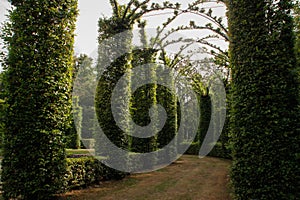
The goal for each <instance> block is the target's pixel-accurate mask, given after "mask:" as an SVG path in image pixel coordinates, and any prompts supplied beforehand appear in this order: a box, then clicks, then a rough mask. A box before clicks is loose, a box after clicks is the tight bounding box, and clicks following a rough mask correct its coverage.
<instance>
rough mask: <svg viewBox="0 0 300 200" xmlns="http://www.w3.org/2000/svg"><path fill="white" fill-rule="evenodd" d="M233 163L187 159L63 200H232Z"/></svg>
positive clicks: (182, 158)
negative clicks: (230, 171) (229, 174)
mask: <svg viewBox="0 0 300 200" xmlns="http://www.w3.org/2000/svg"><path fill="white" fill-rule="evenodd" d="M229 165H230V161H228V160H224V159H218V158H211V157H206V158H203V159H199V158H198V157H197V156H188V155H185V156H183V157H181V158H180V159H179V160H178V161H177V162H175V163H174V164H172V165H170V166H168V167H166V168H164V169H161V170H158V171H156V172H151V173H146V174H134V175H131V176H129V177H127V178H125V179H123V180H121V181H110V182H105V183H102V184H101V185H99V186H97V187H94V188H89V189H84V190H77V191H72V192H69V193H67V194H66V195H64V196H63V197H62V198H61V199H63V200H230V199H231V198H230V194H229V189H228V167H229Z"/></svg>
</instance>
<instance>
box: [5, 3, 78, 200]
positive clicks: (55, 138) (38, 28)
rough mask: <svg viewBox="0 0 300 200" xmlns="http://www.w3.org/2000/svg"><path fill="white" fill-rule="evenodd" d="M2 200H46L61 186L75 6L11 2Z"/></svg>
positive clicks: (8, 31) (7, 33)
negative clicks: (20, 199)
mask: <svg viewBox="0 0 300 200" xmlns="http://www.w3.org/2000/svg"><path fill="white" fill-rule="evenodd" d="M10 2H11V4H12V5H13V10H12V11H11V12H9V20H10V21H9V22H8V23H7V24H6V25H5V29H4V31H3V39H4V42H5V45H6V47H7V50H8V53H7V57H6V58H5V63H4V68H5V70H6V75H7V104H8V107H7V109H6V116H5V119H6V120H5V127H6V129H5V134H4V150H3V156H4V159H3V161H2V175H1V179H2V182H3V191H4V192H3V198H4V199H15V198H18V197H20V198H22V199H29V200H32V199H40V200H43V199H48V198H50V197H51V196H52V194H54V193H57V192H58V191H59V190H60V188H61V185H62V183H63V180H62V177H63V175H64V169H65V166H66V161H65V152H64V149H65V144H64V142H63V139H64V133H65V131H66V128H67V127H68V123H69V119H70V117H69V116H70V110H71V106H72V104H71V98H70V96H71V79H72V74H71V72H72V67H73V54H74V30H75V23H76V16H77V0H60V1H36V0H26V1H20V0H10Z"/></svg>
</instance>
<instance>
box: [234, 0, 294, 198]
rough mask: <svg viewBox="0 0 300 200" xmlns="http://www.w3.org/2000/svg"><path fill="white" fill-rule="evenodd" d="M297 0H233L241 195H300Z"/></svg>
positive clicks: (237, 178)
mask: <svg viewBox="0 0 300 200" xmlns="http://www.w3.org/2000/svg"><path fill="white" fill-rule="evenodd" d="M291 8H292V1H289V0H281V1H261V0H239V1H234V0H233V1H228V9H229V11H228V22H229V32H230V37H231V38H230V41H231V42H230V61H231V68H232V89H231V92H232V97H231V98H232V101H231V104H232V105H231V113H230V115H231V119H230V126H231V134H230V136H231V146H232V147H233V148H232V149H233V164H232V168H231V181H232V185H233V186H234V192H235V198H236V199H241V200H244V199H260V200H269V199H281V200H284V199H286V200H290V199H299V197H300V184H299V183H300V160H299V152H300V142H299V141H300V138H299V137H300V133H299V131H300V128H299V125H300V124H299V99H298V94H299V80H297V79H298V77H297V68H296V57H295V54H294V48H293V47H294V36H293V22H292V16H291Z"/></svg>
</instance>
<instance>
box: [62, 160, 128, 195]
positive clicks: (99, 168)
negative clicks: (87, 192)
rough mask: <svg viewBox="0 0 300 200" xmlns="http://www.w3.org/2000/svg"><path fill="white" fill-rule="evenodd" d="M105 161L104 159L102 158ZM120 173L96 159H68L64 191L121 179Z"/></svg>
mask: <svg viewBox="0 0 300 200" xmlns="http://www.w3.org/2000/svg"><path fill="white" fill-rule="evenodd" d="M100 159H104V158H100ZM121 174H123V176H120V172H119V171H117V170H115V169H112V168H109V167H107V166H106V165H104V164H103V163H101V162H100V160H98V159H96V158H95V157H80V158H67V172H66V174H65V176H64V188H63V191H69V190H72V189H79V188H85V187H87V186H91V185H94V184H98V183H99V182H101V181H106V180H111V179H120V178H123V177H125V174H124V173H121Z"/></svg>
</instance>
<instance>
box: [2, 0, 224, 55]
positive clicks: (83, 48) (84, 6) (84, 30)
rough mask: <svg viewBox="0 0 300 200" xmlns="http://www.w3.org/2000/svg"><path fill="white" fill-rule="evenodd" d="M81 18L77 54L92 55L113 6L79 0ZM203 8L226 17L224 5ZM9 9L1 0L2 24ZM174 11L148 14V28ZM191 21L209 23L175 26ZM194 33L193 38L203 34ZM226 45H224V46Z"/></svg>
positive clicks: (101, 1)
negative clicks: (102, 20)
mask: <svg viewBox="0 0 300 200" xmlns="http://www.w3.org/2000/svg"><path fill="white" fill-rule="evenodd" d="M193 1H195V0H186V1H184V0H177V1H176V0H170V2H174V3H175V2H179V3H181V4H182V7H183V8H184V7H186V5H187V4H188V3H191V2H193ZM150 2H151V3H152V2H163V1H162V0H152V1H150ZM78 3H79V16H78V18H77V29H76V32H75V33H76V38H75V52H76V54H80V53H85V54H87V55H90V54H91V53H92V52H93V51H95V50H96V49H97V45H98V44H97V35H98V19H99V17H101V16H107V17H109V16H110V15H111V6H110V4H109V1H108V0H79V1H78ZM119 3H120V4H125V3H128V0H119ZM203 7H213V11H214V13H215V14H216V15H218V16H223V17H225V8H224V6H223V5H222V4H216V3H206V4H204V5H203ZM8 8H9V3H8V2H7V0H0V22H1V23H2V22H3V21H4V20H5V19H6V17H5V15H6V14H7V11H6V9H8ZM171 12H172V11H170V10H167V11H160V12H153V13H150V14H147V15H146V17H145V19H146V20H147V24H148V26H147V27H148V28H156V27H157V26H159V25H161V24H162V23H163V22H165V21H166V19H167V17H169V16H171V15H167V14H163V13H171ZM190 20H194V21H195V22H196V23H197V24H202V25H204V24H205V23H207V21H205V20H204V19H203V18H201V17H199V16H195V15H189V14H186V15H185V16H183V17H181V18H179V19H177V20H176V21H175V22H174V25H173V26H176V25H186V24H188V23H189V21H190ZM195 33H196V32H194V33H192V35H193V36H195V35H199V34H200V36H201V33H199V32H197V33H196V34H195ZM222 45H224V44H222Z"/></svg>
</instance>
